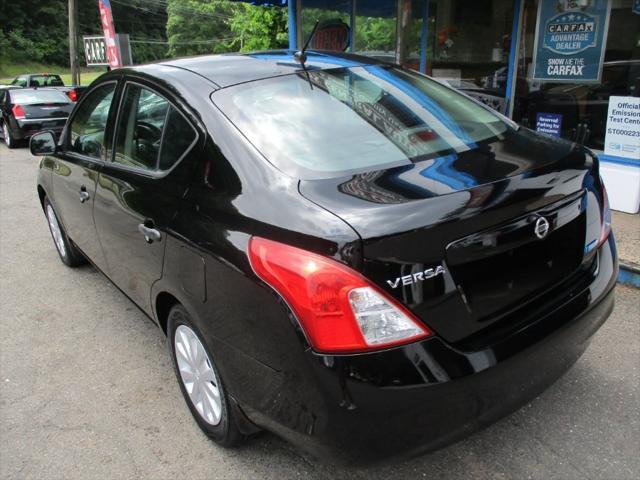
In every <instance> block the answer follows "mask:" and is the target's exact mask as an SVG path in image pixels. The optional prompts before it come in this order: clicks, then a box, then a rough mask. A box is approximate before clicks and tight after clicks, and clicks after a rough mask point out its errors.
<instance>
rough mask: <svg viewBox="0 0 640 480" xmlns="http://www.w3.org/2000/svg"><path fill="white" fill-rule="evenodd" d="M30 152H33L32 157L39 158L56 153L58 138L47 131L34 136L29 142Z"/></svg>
mask: <svg viewBox="0 0 640 480" xmlns="http://www.w3.org/2000/svg"><path fill="white" fill-rule="evenodd" d="M29 150H31V155H36V156H38V157H40V156H42V155H52V154H54V153H56V150H57V145H56V137H55V136H54V135H53V132H52V131H50V130H45V131H44V132H39V133H36V134H35V135H33V136H32V137H31V140H29Z"/></svg>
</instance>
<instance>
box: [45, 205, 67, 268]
mask: <svg viewBox="0 0 640 480" xmlns="http://www.w3.org/2000/svg"><path fill="white" fill-rule="evenodd" d="M47 220H48V221H49V228H51V235H52V236H53V241H54V242H55V244H56V248H57V249H58V251H59V252H60V255H62V256H63V257H64V256H65V255H66V254H67V249H66V248H65V246H64V239H63V238H62V230H61V229H60V224H59V223H58V218H57V217H56V213H55V212H54V211H53V208H51V205H47Z"/></svg>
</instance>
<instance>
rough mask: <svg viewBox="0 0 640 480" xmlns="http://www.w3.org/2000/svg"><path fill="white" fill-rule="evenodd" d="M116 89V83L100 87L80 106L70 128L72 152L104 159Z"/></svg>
mask: <svg viewBox="0 0 640 480" xmlns="http://www.w3.org/2000/svg"><path fill="white" fill-rule="evenodd" d="M115 88H116V84H115V83H108V84H106V85H103V86H101V87H98V88H96V89H95V90H93V91H92V92H91V93H89V95H88V96H87V97H86V98H85V99H84V101H83V102H82V103H81V104H80V106H79V108H78V111H77V113H76V114H75V116H74V117H73V120H72V121H71V125H70V127H69V130H70V132H71V134H70V135H71V138H70V144H71V145H70V149H71V151H72V152H76V153H79V154H82V155H85V156H88V157H92V158H98V159H99V158H101V157H102V151H103V149H104V132H105V130H106V128H107V119H108V118H109V110H110V108H111V101H112V100H113V93H114V91H115Z"/></svg>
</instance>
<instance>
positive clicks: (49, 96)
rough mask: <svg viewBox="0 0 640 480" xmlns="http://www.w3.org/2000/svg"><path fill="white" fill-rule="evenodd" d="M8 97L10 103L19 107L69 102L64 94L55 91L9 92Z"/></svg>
mask: <svg viewBox="0 0 640 480" xmlns="http://www.w3.org/2000/svg"><path fill="white" fill-rule="evenodd" d="M9 95H10V96H11V102H12V103H18V104H20V105H33V104H38V103H69V102H71V100H70V99H69V97H67V96H66V95H65V94H64V93H62V92H57V91H55V90H11V91H10V93H9Z"/></svg>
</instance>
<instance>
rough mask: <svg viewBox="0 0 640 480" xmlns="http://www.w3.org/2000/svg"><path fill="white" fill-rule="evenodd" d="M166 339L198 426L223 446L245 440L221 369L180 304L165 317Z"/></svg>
mask: <svg viewBox="0 0 640 480" xmlns="http://www.w3.org/2000/svg"><path fill="white" fill-rule="evenodd" d="M167 342H168V344H169V350H170V352H171V359H172V360H173V366H174V369H175V372H176V376H177V378H178V384H179V385H180V390H181V391H182V395H183V396H184V399H185V402H186V403H187V406H188V407H189V410H190V411H191V415H193V418H194V419H195V420H196V423H197V424H198V426H199V427H200V429H201V430H202V431H203V432H204V433H205V434H206V435H207V436H208V437H209V438H211V439H212V440H214V441H215V442H216V443H218V444H219V445H221V446H223V447H233V446H236V445H238V444H240V443H241V442H242V441H243V440H244V438H245V437H244V435H243V434H242V433H240V430H239V428H238V424H237V420H236V417H235V412H234V410H233V408H231V403H230V401H229V398H228V396H227V392H226V389H225V387H224V383H223V382H222V379H221V378H220V372H219V371H218V368H217V367H216V365H215V363H214V362H213V356H212V355H211V352H210V350H209V347H208V346H207V344H206V343H205V341H204V340H203V337H202V335H201V334H200V332H199V331H198V329H197V328H196V327H195V325H194V324H193V322H192V321H191V317H190V316H189V314H188V313H187V311H186V310H185V309H184V307H182V305H175V306H174V307H173V308H172V309H171V311H170V312H169V317H168V319H167Z"/></svg>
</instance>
